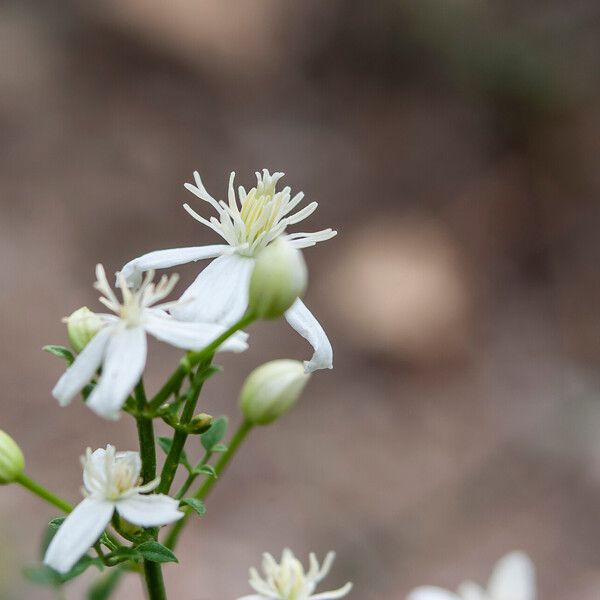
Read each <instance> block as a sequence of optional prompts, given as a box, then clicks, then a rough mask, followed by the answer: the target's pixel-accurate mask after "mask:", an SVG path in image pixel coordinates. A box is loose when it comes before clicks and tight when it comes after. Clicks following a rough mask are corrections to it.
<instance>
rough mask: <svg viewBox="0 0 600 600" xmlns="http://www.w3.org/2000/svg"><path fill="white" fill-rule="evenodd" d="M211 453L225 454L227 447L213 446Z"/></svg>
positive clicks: (221, 445)
mask: <svg viewBox="0 0 600 600" xmlns="http://www.w3.org/2000/svg"><path fill="white" fill-rule="evenodd" d="M211 452H227V446H226V445H225V444H215V445H214V446H213V447H212V450H211Z"/></svg>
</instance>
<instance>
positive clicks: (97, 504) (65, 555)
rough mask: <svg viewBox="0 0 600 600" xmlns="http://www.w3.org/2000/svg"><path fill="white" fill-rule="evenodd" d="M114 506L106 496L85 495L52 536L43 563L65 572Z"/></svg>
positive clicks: (94, 537) (100, 529) (96, 535)
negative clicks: (104, 497)
mask: <svg viewBox="0 0 600 600" xmlns="http://www.w3.org/2000/svg"><path fill="white" fill-rule="evenodd" d="M113 511H114V506H113V504H112V503H111V502H108V501H106V500H99V499H97V498H92V497H90V498H86V499H85V500H83V502H81V503H80V504H78V505H77V506H76V507H75V509H74V510H73V512H71V513H70V514H69V515H68V516H67V518H66V519H65V521H64V522H63V524H62V525H61V526H60V528H59V530H58V531H57V532H56V535H55V536H54V537H53V538H52V541H51V542H50V545H49V546H48V549H47V550H46V556H44V563H45V564H47V565H48V566H49V567H52V568H53V569H55V570H56V571H58V572H59V573H66V572H67V571H69V570H70V569H71V568H72V567H73V565H74V564H75V563H76V562H77V561H78V560H79V559H80V558H81V557H82V556H83V555H84V554H85V553H86V552H87V551H88V549H89V548H90V547H91V546H92V544H94V543H95V542H96V540H97V539H98V538H99V537H100V534H101V533H102V532H103V531H104V529H105V528H106V526H107V525H108V523H109V521H110V519H111V517H112V514H113Z"/></svg>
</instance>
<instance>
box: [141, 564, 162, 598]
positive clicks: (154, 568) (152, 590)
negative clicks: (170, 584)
mask: <svg viewBox="0 0 600 600" xmlns="http://www.w3.org/2000/svg"><path fill="white" fill-rule="evenodd" d="M144 578H145V579H146V588H147V589H148V598H149V600H166V599H167V592H166V591H165V582H164V580H163V576H162V570H161V568H160V563H156V562H151V561H149V560H145V561H144Z"/></svg>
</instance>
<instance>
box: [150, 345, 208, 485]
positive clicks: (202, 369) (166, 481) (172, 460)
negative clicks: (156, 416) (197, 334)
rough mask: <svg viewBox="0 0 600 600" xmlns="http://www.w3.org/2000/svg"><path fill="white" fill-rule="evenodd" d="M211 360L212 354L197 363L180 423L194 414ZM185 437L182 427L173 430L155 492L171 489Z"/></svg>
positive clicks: (184, 423)
mask: <svg viewBox="0 0 600 600" xmlns="http://www.w3.org/2000/svg"><path fill="white" fill-rule="evenodd" d="M211 361H212V355H210V356H209V357H208V358H206V359H205V360H204V361H203V362H201V363H200V364H199V365H198V369H197V371H196V374H195V375H194V378H193V379H192V385H191V386H190V389H189V390H188V394H187V398H186V401H185V404H184V406H183V410H182V411H181V417H180V419H179V424H180V425H187V424H188V423H189V422H190V421H191V420H192V417H193V416H194V411H195V410H196V404H197V403H198V397H199V396H200V392H201V391H202V386H203V384H204V382H205V381H206V369H207V368H208V367H209V366H210V363H211ZM187 437H188V434H187V432H186V431H184V430H183V429H178V430H177V431H175V435H174V436H173V443H172V444H171V448H170V449H169V453H168V454H167V458H166V459H165V464H164V465H163V470H162V473H161V476H160V485H159V486H158V489H157V490H156V491H157V493H159V494H168V493H169V490H170V489H171V484H172V483H173V479H174V478H175V474H176V472H177V467H178V466H179V461H180V459H181V453H182V452H183V447H184V446H185V442H186V440H187Z"/></svg>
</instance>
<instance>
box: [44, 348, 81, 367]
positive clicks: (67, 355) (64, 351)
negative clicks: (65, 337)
mask: <svg viewBox="0 0 600 600" xmlns="http://www.w3.org/2000/svg"><path fill="white" fill-rule="evenodd" d="M42 350H43V351H44V352H49V353H50V354H54V356H58V358H62V359H64V360H66V361H67V364H68V365H69V366H70V365H72V364H73V361H74V360H75V357H74V356H73V353H72V352H71V351H70V350H69V349H68V348H65V347H64V346H55V345H53V344H51V345H50V346H44V347H43V348H42Z"/></svg>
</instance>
